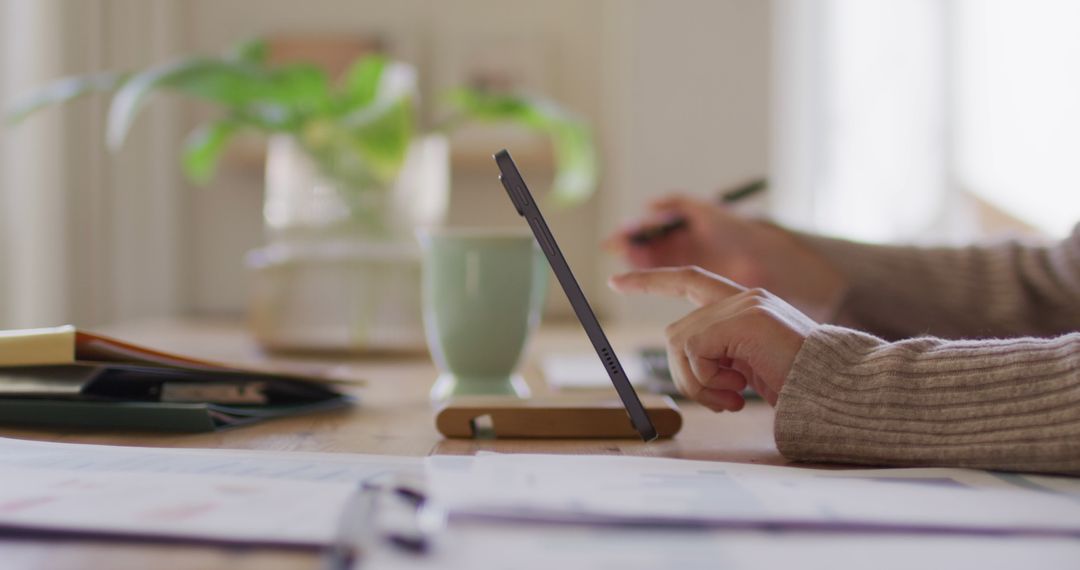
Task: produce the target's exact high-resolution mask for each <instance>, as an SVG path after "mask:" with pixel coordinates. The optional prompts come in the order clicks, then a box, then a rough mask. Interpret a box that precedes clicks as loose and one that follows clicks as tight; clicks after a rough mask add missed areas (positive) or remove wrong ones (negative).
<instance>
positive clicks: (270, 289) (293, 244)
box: [8, 40, 596, 349]
mask: <svg viewBox="0 0 1080 570" xmlns="http://www.w3.org/2000/svg"><path fill="white" fill-rule="evenodd" d="M267 51H268V50H267V45H266V43H265V42H263V41H261V40H254V41H247V42H243V43H241V44H239V45H238V46H236V47H235V48H234V49H232V50H229V51H228V52H227V53H226V54H224V55H220V56H215V57H205V56H196V57H190V58H184V59H180V60H176V61H170V62H166V63H161V64H156V65H153V66H150V67H148V68H145V69H141V70H137V71H129V72H101V73H92V74H86V75H79V76H74V77H68V78H64V79H60V80H58V81H55V82H53V83H51V84H48V85H46V86H44V87H43V88H41V89H40V90H38V91H36V92H35V93H32V94H30V95H29V96H28V97H26V98H25V99H23V100H22V101H20V102H19V103H17V105H16V106H15V107H14V108H12V109H11V110H10V111H9V113H8V121H9V123H10V124H14V123H18V122H19V121H21V120H22V119H24V118H25V117H27V116H28V115H30V114H32V113H34V112H36V111H38V110H40V109H42V108H45V107H48V106H52V105H56V104H61V103H65V102H67V101H71V100H73V99H75V98H78V97H81V96H83V95H85V94H88V93H93V92H112V98H111V102H110V105H109V110H108V117H107V125H106V144H107V145H108V147H109V148H110V149H113V150H115V149H117V148H119V147H120V146H121V145H122V144H123V142H124V139H125V138H126V135H127V133H128V131H129V130H130V128H131V126H132V124H133V123H134V121H135V120H136V118H137V116H138V114H139V111H140V109H142V108H143V106H144V105H145V104H146V103H147V102H148V100H149V99H150V97H151V96H152V95H154V94H155V93H157V92H173V93H177V94H180V95H184V96H188V97H192V98H195V99H199V100H203V101H207V102H209V103H211V104H213V105H214V106H216V107H217V108H218V113H217V116H216V117H215V118H213V119H212V120H210V121H208V122H205V123H203V124H201V125H199V126H198V127H196V128H195V129H194V130H193V131H192V133H191V134H190V135H189V136H188V138H187V140H186V142H185V144H184V147H183V151H182V156H181V158H180V163H181V166H182V169H183V172H184V173H185V175H186V176H187V178H188V179H189V180H191V181H192V182H194V183H196V184H204V183H206V182H207V181H209V180H211V179H212V177H213V176H214V173H215V171H216V168H217V165H218V162H219V159H220V157H221V156H222V153H223V152H224V151H225V149H226V148H227V147H228V146H229V143H230V142H231V141H232V140H233V139H234V137H235V136H236V135H238V134H241V133H246V132H255V133H262V134H265V135H267V136H268V156H267V164H266V169H267V170H266V174H267V176H266V194H265V197H264V220H265V224H266V231H267V241H268V243H267V246H266V247H264V248H260V249H259V250H257V251H254V252H252V254H251V255H249V259H248V263H249V265H250V266H251V267H252V268H253V270H254V271H255V272H256V276H257V278H256V285H255V287H256V288H255V291H254V292H253V317H254V318H253V323H254V325H255V332H256V336H257V337H258V338H259V339H260V340H261V341H262V342H263V343H264V344H266V345H269V346H271V347H287V348H344V349H357V348H359V349H394V348H404V347H412V346H416V347H419V346H422V343H423V334H422V329H421V326H420V311H419V306H418V301H417V299H418V298H419V294H418V283H419V266H418V263H419V261H418V259H419V257H418V254H417V253H416V248H415V244H414V241H413V231H414V229H415V228H416V227H417V226H421V225H437V224H440V223H441V222H442V221H443V217H444V216H445V211H446V203H447V200H448V193H449V164H448V163H449V158H448V151H447V143H446V138H445V136H444V135H445V133H447V132H449V131H451V130H453V129H454V128H456V127H457V126H458V125H461V124H463V123H465V122H469V121H485V122H509V123H513V124H516V125H519V126H521V127H523V128H526V129H530V130H533V131H538V132H541V133H544V134H545V135H546V136H548V137H549V138H550V140H551V141H552V144H553V150H554V157H555V166H556V178H555V182H554V184H553V191H552V192H551V193H550V196H551V197H552V199H553V201H554V202H555V203H556V204H558V205H571V204H574V203H576V202H580V201H582V200H584V199H586V198H588V196H589V195H590V194H591V193H592V191H593V190H594V187H595V181H596V159H595V150H594V147H593V143H592V138H591V136H590V133H589V129H588V128H587V126H586V125H585V124H583V123H582V122H581V121H580V120H578V119H576V118H575V117H574V116H573V115H572V114H570V113H568V112H567V111H565V110H564V109H562V108H561V107H559V106H558V105H556V104H554V103H553V102H551V101H548V100H545V99H542V98H538V97H532V96H526V95H522V94H515V93H501V92H491V91H485V90H479V89H468V88H461V89H455V90H452V91H451V92H449V93H447V94H446V97H445V99H446V101H447V103H448V105H449V107H450V108H451V110H452V113H451V114H450V116H449V118H448V119H446V120H444V121H443V122H441V123H440V124H438V125H435V126H434V127H431V128H424V126H423V125H420V124H419V120H418V113H417V110H416V93H417V88H416V73H415V70H414V69H413V68H412V67H411V66H409V65H408V64H405V63H401V62H396V61H392V60H389V59H387V58H385V57H382V56H378V55H371V56H366V57H362V58H360V59H358V60H356V61H355V62H354V63H353V64H352V66H351V67H350V68H349V69H348V70H347V71H346V72H345V73H343V74H342V76H341V77H340V78H338V79H337V80H336V81H335V80H332V79H331V78H330V77H328V75H327V74H326V72H324V71H323V70H322V69H320V68H319V67H317V66H315V65H312V64H308V63H289V64H273V63H270V62H269V61H268V58H267ZM413 293H415V294H413Z"/></svg>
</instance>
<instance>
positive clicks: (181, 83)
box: [106, 58, 328, 150]
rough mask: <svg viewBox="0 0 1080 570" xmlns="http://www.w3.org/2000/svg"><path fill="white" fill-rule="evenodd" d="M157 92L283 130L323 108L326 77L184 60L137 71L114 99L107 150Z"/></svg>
mask: <svg viewBox="0 0 1080 570" xmlns="http://www.w3.org/2000/svg"><path fill="white" fill-rule="evenodd" d="M159 89H172V90H176V91H180V92H183V93H187V94H189V95H194V96H196V97H199V98H202V99H206V100H209V101H212V102H215V103H217V104H219V105H222V106H224V107H226V108H228V109H229V110H230V111H232V112H233V113H234V114H237V115H247V116H251V117H258V118H260V119H261V120H262V121H263V122H262V123H261V124H265V125H267V126H268V127H271V128H276V129H282V130H289V129H293V128H295V127H297V126H298V125H299V124H301V123H302V122H303V120H304V119H305V117H306V116H308V115H310V114H313V113H317V112H319V111H320V110H322V109H325V108H326V107H327V106H328V89H327V81H326V74H325V73H323V72H322V71H321V70H319V69H318V68H316V67H314V66H311V65H306V64H296V65H290V66H284V67H281V68H276V69H273V70H266V69H264V68H262V67H259V66H256V65H251V64H248V63H243V62H235V61H226V60H218V59H205V58H197V59H185V60H181V61H177V62H171V63H166V64H162V65H157V66H154V67H151V68H149V69H147V70H145V71H142V72H140V73H138V74H136V75H134V76H132V77H131V78H130V79H129V80H128V81H127V83H125V84H124V86H123V87H122V88H121V89H120V90H119V91H118V92H117V93H116V95H115V96H114V97H113V101H112V105H111V107H110V109H109V119H108V127H107V131H106V137H107V138H106V140H107V142H108V145H109V147H110V148H111V149H114V150H115V149H116V148H118V147H119V146H120V145H121V144H122V143H123V141H124V138H125V137H126V136H127V133H128V131H129V130H130V129H131V125H132V123H133V122H134V120H135V117H136V116H137V114H138V112H139V110H140V109H141V108H142V106H143V105H144V104H145V101H146V98H147V97H148V96H149V95H150V94H151V93H153V92H154V91H156V90H159Z"/></svg>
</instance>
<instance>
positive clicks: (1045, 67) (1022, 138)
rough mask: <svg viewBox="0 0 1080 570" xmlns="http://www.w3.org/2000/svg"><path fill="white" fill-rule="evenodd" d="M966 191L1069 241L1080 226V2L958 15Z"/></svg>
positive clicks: (998, 3)
mask: <svg viewBox="0 0 1080 570" xmlns="http://www.w3.org/2000/svg"><path fill="white" fill-rule="evenodd" d="M954 17H955V30H956V39H957V41H956V54H955V56H956V61H957V65H956V70H957V74H956V98H955V113H956V114H955V117H954V119H955V123H954V125H955V132H956V165H955V168H956V177H957V183H958V184H959V185H960V186H961V187H962V188H963V189H966V190H969V191H971V192H973V193H975V194H978V195H979V196H981V197H983V198H985V199H986V200H987V201H989V202H991V203H993V204H994V205H996V206H998V207H999V208H1002V209H1004V210H1006V211H1008V212H1009V213H1011V214H1013V215H1015V216H1017V217H1019V218H1020V219H1022V220H1023V221H1025V222H1027V223H1029V224H1032V225H1035V226H1036V227H1038V228H1040V229H1042V230H1044V231H1047V232H1049V233H1051V234H1054V235H1064V234H1066V233H1068V231H1069V230H1070V229H1071V228H1072V226H1073V224H1075V223H1076V222H1077V221H1080V31H1078V30H1077V25H1078V23H1080V2H1076V1H1075V0H1023V1H1021V0H963V1H961V2H959V3H958V4H957V9H956V11H955V16H954Z"/></svg>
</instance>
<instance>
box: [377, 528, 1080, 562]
mask: <svg viewBox="0 0 1080 570" xmlns="http://www.w3.org/2000/svg"><path fill="white" fill-rule="evenodd" d="M1077 561H1080V541H1078V540H1076V539H1072V538H1033V537H1026V536H1025V537H1007V538H1006V537H999V536H966V535H918V536H914V537H913V536H911V535H902V534H859V533H856V534H839V533H820V532H812V533H803V532H768V531H747V530H712V529H697V530H694V529H689V530H688V529H656V528H613V527H582V526H572V525H567V526H556V525H543V526H539V527H538V526H528V525H509V524H505V523H503V524H454V525H451V526H450V528H449V529H448V532H447V533H446V535H445V536H443V537H440V539H438V540H436V542H435V544H434V547H433V548H432V549H431V552H430V553H429V554H428V555H427V556H422V557H418V556H416V555H415V554H412V553H408V552H402V551H400V550H393V549H388V548H382V549H378V550H375V551H374V552H372V556H371V557H370V558H368V559H365V560H364V564H363V566H364V567H365V568H367V567H370V568H378V569H380V570H406V569H411V570H424V569H428V568H431V569H438V570H475V569H478V568H498V569H512V570H552V569H575V570H576V569H578V568H587V569H590V570H658V569H674V570H921V569H933V570H936V569H949V570H964V569H970V570H1016V569H1018V568H1020V569H1024V568H1031V569H1034V568H1038V569H1039V570H1075V569H1076V567H1077Z"/></svg>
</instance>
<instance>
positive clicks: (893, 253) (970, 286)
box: [775, 232, 1080, 473]
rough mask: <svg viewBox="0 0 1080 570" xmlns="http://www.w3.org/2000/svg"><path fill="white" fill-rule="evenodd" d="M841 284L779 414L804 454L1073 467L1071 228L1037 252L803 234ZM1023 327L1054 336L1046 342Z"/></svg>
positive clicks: (782, 441) (785, 433)
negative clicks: (844, 280) (845, 286)
mask: <svg viewBox="0 0 1080 570" xmlns="http://www.w3.org/2000/svg"><path fill="white" fill-rule="evenodd" d="M810 243H811V244H812V245H813V246H814V247H817V248H819V249H820V250H821V251H822V252H823V253H825V254H826V255H827V256H828V257H829V258H830V259H833V260H834V262H835V263H837V265H838V267H840V268H841V269H842V271H843V272H844V273H845V275H846V276H847V277H848V279H849V282H850V283H851V285H852V286H851V289H850V290H849V291H848V294H847V296H846V297H845V299H844V300H843V302H842V304H841V306H840V310H839V312H838V319H837V320H838V322H840V323H842V324H847V325H852V326H858V327H861V328H865V329H869V330H873V331H875V332H876V333H878V334H880V335H885V336H888V337H892V338H896V337H904V336H916V335H919V334H921V333H930V334H936V335H939V336H950V337H961V336H970V337H986V336H991V335H994V336H1015V337H1018V338H1010V339H982V340H947V339H942V338H934V337H920V338H910V339H908V340H902V341H897V342H887V341H886V340H883V339H882V338H879V337H877V336H872V335H870V334H866V333H863V332H859V331H856V330H852V329H850V328H843V327H839V326H832V325H821V326H819V327H818V328H817V329H816V330H815V331H814V332H813V333H812V334H811V335H810V337H809V338H808V339H807V340H806V342H805V344H804V345H803V347H802V349H801V350H800V352H799V354H798V356H797V357H796V360H795V363H794V365H793V367H792V370H791V373H790V374H789V376H788V378H787V379H786V383H785V385H784V388H783V390H782V391H781V394H780V399H779V402H778V404H777V412H776V423H775V432H776V443H777V447H778V448H779V449H780V452H781V453H783V454H784V455H785V456H786V457H788V458H791V459H795V460H801V461H820V462H844V463H861V464H874V465H945V466H964V467H976V468H987V469H1004V470H1015V471H1039V472H1060V473H1080V334H1062V333H1065V332H1067V331H1071V330H1080V235H1078V233H1076V232H1074V234H1073V236H1072V237H1071V238H1069V239H1068V240H1065V241H1064V242H1062V243H1060V244H1057V245H1054V246H1048V247H1034V246H1022V245H1019V244H1016V243H1009V244H1002V245H1000V246H995V247H986V248H968V249H917V248H902V247H880V246H862V245H858V244H854V243H850V242H841V241H838V240H826V239H822V238H810ZM1025 334H1043V335H1060V336H1056V337H1050V338H1032V337H1025V336H1022V335H1025Z"/></svg>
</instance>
